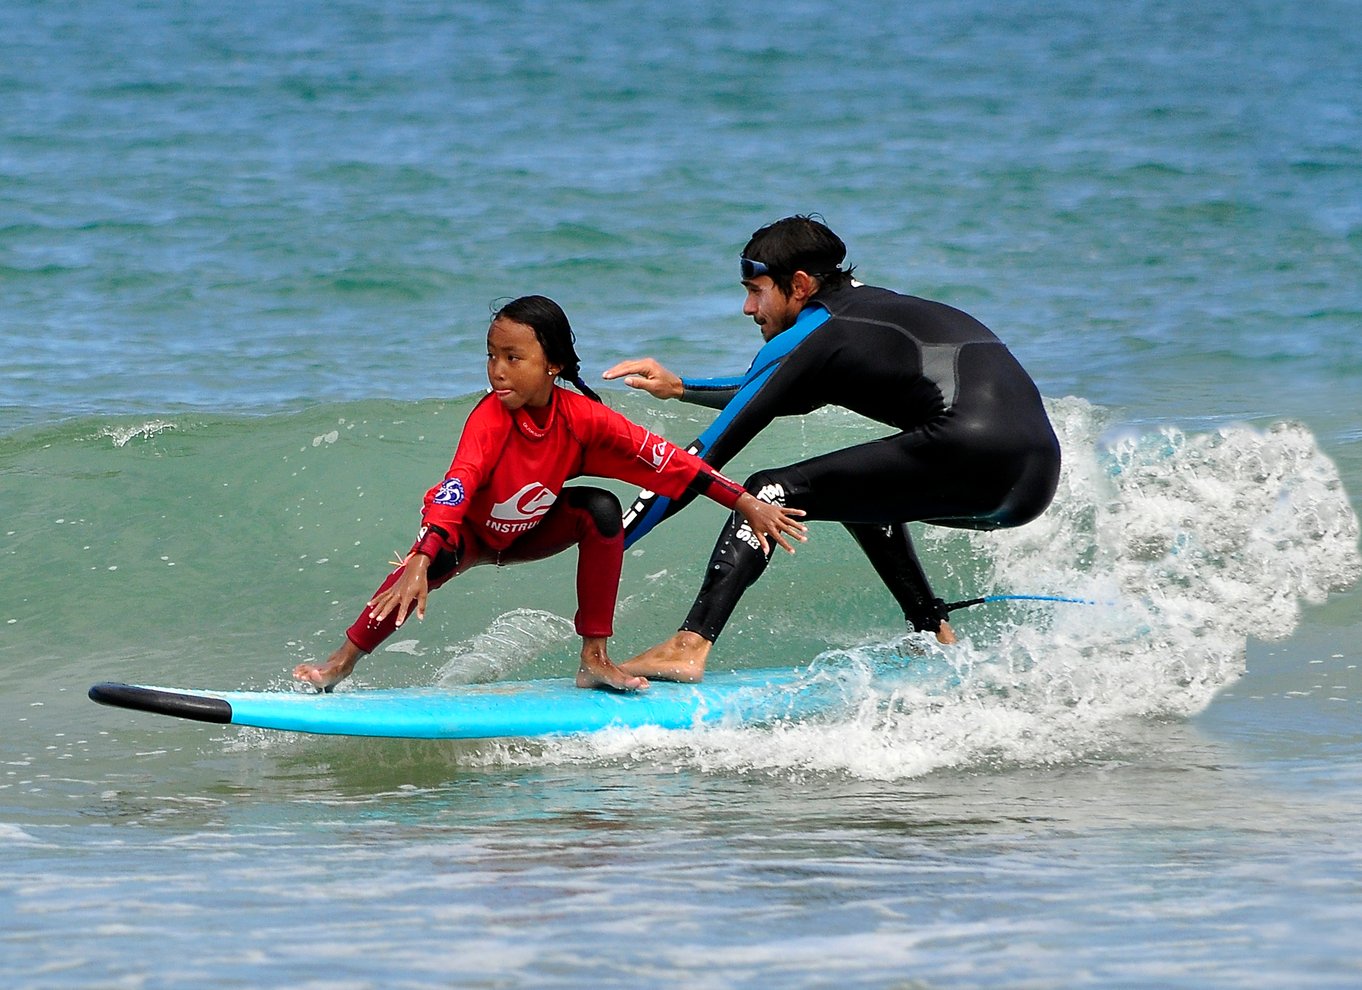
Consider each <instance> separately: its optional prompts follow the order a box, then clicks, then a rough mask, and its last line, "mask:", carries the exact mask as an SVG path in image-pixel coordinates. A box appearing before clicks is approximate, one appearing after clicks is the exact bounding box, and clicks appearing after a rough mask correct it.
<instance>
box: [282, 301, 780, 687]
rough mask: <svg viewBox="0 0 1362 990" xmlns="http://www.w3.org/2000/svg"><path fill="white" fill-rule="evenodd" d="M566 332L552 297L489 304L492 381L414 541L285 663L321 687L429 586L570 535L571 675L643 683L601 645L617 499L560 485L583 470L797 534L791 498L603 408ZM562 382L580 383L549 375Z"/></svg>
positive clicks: (536, 553) (615, 580)
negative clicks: (321, 655)
mask: <svg viewBox="0 0 1362 990" xmlns="http://www.w3.org/2000/svg"><path fill="white" fill-rule="evenodd" d="M574 343H575V337H574V335H573V333H572V328H571V327H570V326H569V325H568V319H567V316H566V315H565V314H564V313H563V311H562V309H560V308H559V306H558V304H557V303H555V302H554V301H553V300H552V299H548V298H546V297H544V296H524V297H522V298H520V299H516V300H514V301H513V302H510V303H508V304H507V305H505V306H503V307H502V308H501V309H499V310H498V311H497V312H496V314H495V315H494V316H493V318H492V325H491V327H490V328H489V329H488V331H487V380H488V382H489V383H490V384H491V386H492V389H491V394H489V395H487V396H486V397H485V398H483V399H482V400H481V401H480V402H479V403H478V404H477V405H476V406H475V407H474V408H473V411H472V412H471V413H470V414H469V416H468V422H467V423H466V424H465V426H464V431H463V436H462V437H460V439H459V445H458V448H457V449H456V450H455V452H454V461H453V463H452V464H450V466H449V471H448V473H447V474H446V475H445V478H444V481H442V482H441V483H440V484H438V485H436V486H435V487H434V488H432V489H431V490H430V491H429V492H427V493H426V499H425V509H424V511H423V512H422V514H421V522H422V526H421V531H420V533H419V535H418V536H417V539H416V542H415V544H413V545H412V548H411V552H410V553H408V554H407V558H406V560H405V562H404V563H402V564H401V565H400V566H399V567H398V568H397V570H395V571H393V572H392V573H391V574H390V575H388V578H387V580H386V581H384V582H383V584H382V586H381V587H380V588H379V589H378V592H377V593H376V594H375V595H374V597H373V598H372V599H370V601H369V603H368V604H367V605H366V606H365V608H364V611H363V612H361V613H360V616H359V618H358V619H356V620H355V623H354V625H352V626H351V627H350V628H349V629H348V630H347V631H346V634H345V635H346V640H345V642H344V643H343V644H341V646H340V648H339V649H338V650H336V652H335V653H333V654H331V656H330V657H329V658H328V659H327V660H326V662H325V663H320V664H312V663H304V664H299V665H298V666H297V667H296V668H295V669H294V671H293V676H294V677H295V678H297V679H298V680H301V681H306V682H309V683H311V684H313V685H315V686H316V687H318V688H320V689H321V690H324V691H328V690H330V689H331V687H332V686H333V685H335V684H337V683H338V682H340V681H342V680H344V679H345V678H346V677H348V676H349V675H350V672H351V671H353V670H354V669H355V664H356V663H357V662H358V661H359V658H360V656H361V654H365V653H370V652H372V651H373V650H374V648H375V647H377V646H378V645H379V644H380V643H381V642H383V640H384V639H386V638H387V637H388V636H389V635H390V634H391V633H392V631H393V630H394V629H396V628H397V627H398V626H400V625H402V623H403V622H405V621H406V618H407V615H408V614H409V613H410V612H411V611H413V610H414V611H415V613H416V615H417V617H418V618H422V619H424V618H425V612H426V595H427V593H428V591H429V590H430V589H431V588H438V587H439V586H440V585H442V584H444V583H445V582H446V581H448V580H449V579H450V578H452V577H454V576H456V575H458V574H461V573H463V572H464V571H466V570H467V569H468V568H470V567H474V566H476V565H478V564H497V565H501V564H515V563H520V562H521V561H526V560H541V559H543V558H545V557H549V556H552V555H553V554H556V553H560V552H561V551H563V550H566V549H567V548H568V547H570V546H572V545H573V544H577V545H578V547H579V550H578V557H577V615H576V628H577V633H578V634H579V635H580V636H581V637H582V663H581V666H580V667H579V668H578V670H577V686H578V687H584V688H593V687H606V688H614V689H616V690H620V691H637V690H643V689H645V688H647V686H648V682H647V680H645V679H644V678H642V677H637V676H633V675H630V674H626V673H625V672H624V671H622V670H620V669H619V668H618V667H616V666H615V665H614V664H613V663H611V661H610V658H609V657H608V656H607V655H606V640H607V638H608V637H609V636H610V635H611V633H612V632H613V625H614V615H615V598H616V594H617V593H618V591H619V581H620V569H621V567H622V565H623V560H624V535H623V525H622V522H621V512H620V504H619V500H618V499H616V498H615V496H614V495H613V494H611V493H610V492H608V491H605V490H604V489H601V488H590V487H586V486H575V487H572V488H564V487H563V484H564V482H566V481H567V480H568V479H570V478H575V477H578V476H579V475H584V474H586V475H596V476H599V477H606V478H617V479H619V480H621V481H625V482H629V483H631V484H635V485H639V486H641V487H644V488H649V489H652V490H653V491H657V492H660V493H662V494H664V495H668V496H670V497H672V498H677V497H680V496H681V495H682V494H684V493H685V492H686V491H687V490H688V489H691V490H694V491H696V492H697V493H698V494H702V495H707V496H708V497H709V498H712V499H713V500H714V501H716V502H718V503H719V504H720V505H722V506H724V507H725V508H728V509H736V510H737V511H738V512H740V513H741V514H742V515H743V516H744V518H746V520H747V522H748V524H749V525H750V526H751V528H752V532H753V533H754V534H755V535H756V537H757V540H758V541H759V542H760V543H761V545H762V547H763V549H765V550H767V551H768V552H769V546H770V545H769V544H768V543H767V539H768V537H769V538H771V539H773V540H775V542H776V543H777V544H779V545H780V546H781V547H783V548H784V549H786V550H788V551H789V552H790V553H793V552H794V548H793V547H792V546H791V545H790V543H789V542H788V540H787V539H786V536H787V534H788V535H790V536H793V537H794V538H795V539H797V540H800V541H803V540H805V539H806V537H805V535H804V534H805V532H806V528H805V526H804V525H803V524H802V523H800V522H799V521H798V520H797V519H796V518H795V517H796V516H800V515H803V513H802V512H799V511H798V510H787V509H785V508H784V507H782V506H777V505H772V504H770V503H767V502H762V501H759V500H758V499H756V498H754V497H753V496H752V495H750V494H748V493H747V492H746V491H744V490H743V488H742V487H741V486H740V485H736V484H734V483H733V482H732V481H729V480H728V479H727V478H725V477H724V476H723V475H721V474H719V473H718V472H717V471H715V470H714V469H713V468H711V467H710V466H709V465H708V464H706V463H705V462H704V461H702V460H700V459H699V458H698V457H696V456H694V455H692V454H689V453H687V452H686V451H684V450H681V449H679V448H677V447H673V446H672V445H671V444H670V443H668V442H667V441H666V440H663V439H662V438H661V437H658V436H655V435H653V434H652V433H649V432H648V431H647V430H645V429H644V428H643V427H641V426H639V425H638V424H636V423H633V422H631V421H629V420H628V419H626V418H625V417H624V416H622V415H620V414H619V413H617V412H614V411H613V410H611V409H609V408H607V407H606V406H605V405H603V404H602V403H601V400H600V397H599V396H598V395H596V393H594V392H593V391H591V389H589V388H587V387H586V385H585V384H584V383H583V382H582V379H581V369H580V363H581V362H580V360H579V359H578V357H577V353H576V349H575V347H574ZM557 378H565V379H567V380H568V381H570V382H572V383H573V384H574V385H575V386H576V387H577V388H578V389H580V390H581V391H582V392H583V393H584V396H585V397H584V396H583V395H578V394H576V393H574V392H569V391H567V390H566V389H564V388H561V387H559V386H558V385H557V384H555V379H557Z"/></svg>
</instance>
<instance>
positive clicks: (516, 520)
mask: <svg viewBox="0 0 1362 990" xmlns="http://www.w3.org/2000/svg"><path fill="white" fill-rule="evenodd" d="M557 500H558V496H557V495H555V494H553V492H551V491H550V490H549V489H548V488H547V487H545V486H544V485H543V484H541V483H540V482H538V481H531V482H530V483H529V484H528V485H526V486H525V487H524V488H522V489H520V491H518V492H516V493H515V494H514V495H512V496H511V497H510V498H508V499H507V500H506V501H504V502H498V503H497V504H496V505H494V506H492V512H491V517H490V518H489V519H488V520H487V528H488V529H491V530H495V531H496V532H498V533H523V532H525V531H526V530H527V529H530V528H531V527H532V526H534V524H535V523H536V522H538V521H539V520H540V518H542V517H543V515H544V513H546V512H548V511H549V508H550V507H551V506H552V505H553V503H554V502H556V501H557Z"/></svg>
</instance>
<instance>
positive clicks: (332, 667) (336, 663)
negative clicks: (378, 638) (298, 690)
mask: <svg viewBox="0 0 1362 990" xmlns="http://www.w3.org/2000/svg"><path fill="white" fill-rule="evenodd" d="M362 655H363V654H362V652H361V651H360V648H359V647H358V646H356V645H355V644H354V643H352V642H350V641H349V640H348V639H347V640H346V641H345V645H344V646H342V647H341V648H340V649H338V650H337V651H336V652H335V653H333V654H331V656H329V657H327V659H326V662H325V663H300V664H298V666H296V667H294V668H293V679H294V680H296V681H302V682H303V683H304V684H311V685H312V686H313V687H315V688H316V689H317V690H318V691H330V690H331V689H332V688H333V687H335V686H336V685H337V684H339V683H340V682H341V681H343V680H345V679H346V678H347V677H349V676H350V673H351V671H353V670H354V669H355V664H357V663H359V658H360V657H361V656H362Z"/></svg>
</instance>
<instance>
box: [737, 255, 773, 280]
mask: <svg viewBox="0 0 1362 990" xmlns="http://www.w3.org/2000/svg"><path fill="white" fill-rule="evenodd" d="M738 264H739V266H741V268H742V280H743V281H744V282H747V281H750V280H752V279H754V278H756V277H757V276H758V275H769V274H771V269H769V268H767V267H766V266H765V265H764V264H762V263H761V262H760V261H753V260H752V259H751V258H739V259H738Z"/></svg>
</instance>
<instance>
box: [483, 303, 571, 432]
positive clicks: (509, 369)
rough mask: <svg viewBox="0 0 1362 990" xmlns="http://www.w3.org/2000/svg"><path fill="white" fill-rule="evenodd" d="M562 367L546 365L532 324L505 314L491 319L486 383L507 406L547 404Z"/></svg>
mask: <svg viewBox="0 0 1362 990" xmlns="http://www.w3.org/2000/svg"><path fill="white" fill-rule="evenodd" d="M562 370H563V369H562V367H561V366H559V365H556V364H549V361H548V357H547V356H546V355H545V354H544V347H543V345H542V344H540V343H539V338H538V337H537V336H535V333H534V330H533V329H532V328H531V327H529V326H526V325H525V324H524V323H517V322H515V321H514V320H508V319H505V318H504V317H497V319H495V320H493V321H492V326H491V327H490V328H489V329H488V331H487V383H488V384H489V385H491V386H492V391H493V393H495V395H496V397H497V398H498V399H500V400H501V402H502V405H504V406H505V407H506V408H507V409H510V410H512V411H514V410H516V409H520V408H522V407H524V406H528V407H530V408H531V409H538V408H540V407H542V406H546V405H548V403H549V399H550V397H552V395H553V380H554V378H555V377H557V375H558V372H560V371H562Z"/></svg>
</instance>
